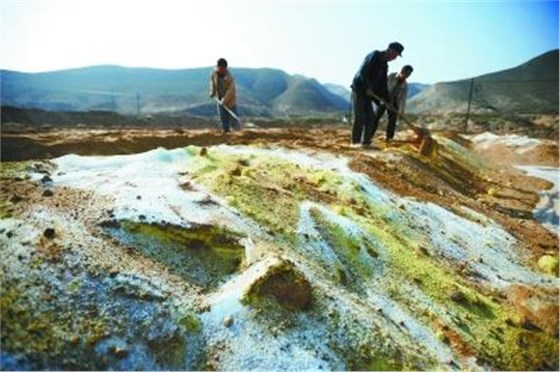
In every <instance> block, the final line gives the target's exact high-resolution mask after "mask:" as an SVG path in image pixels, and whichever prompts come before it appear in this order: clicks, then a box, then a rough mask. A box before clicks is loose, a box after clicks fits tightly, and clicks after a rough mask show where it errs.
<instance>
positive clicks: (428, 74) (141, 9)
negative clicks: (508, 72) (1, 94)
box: [0, 0, 558, 86]
mask: <svg viewBox="0 0 560 372" xmlns="http://www.w3.org/2000/svg"><path fill="white" fill-rule="evenodd" d="M0 3H1V25H2V26H1V31H2V34H1V43H2V44H1V50H0V52H1V67H2V68H3V69H9V70H16V71H24V72H39V71H52V70H59V69H66V68H74V67H83V66H89V65H97V64H117V65H122V66H130V67H139V66H141V67H156V68H169V69H180V68H190V67H203V66H211V65H214V64H215V62H216V60H217V59H218V58H219V57H225V58H226V59H227V60H228V62H229V64H230V66H231V67H232V69H235V67H273V68H279V69H282V70H284V71H286V72H288V73H290V74H302V75H305V76H308V77H314V78H316V79H318V80H319V81H320V82H321V83H336V84H342V85H345V86H348V85H349V84H350V81H351V80H352V77H353V75H354V74H355V72H356V70H357V69H358V67H359V65H360V64H361V62H362V60H363V58H364V56H365V55H366V54H367V53H369V52H370V51H371V50H374V49H385V48H386V46H387V44H388V43H390V42H392V41H399V42H401V43H402V44H403V45H404V47H405V50H404V53H403V57H402V58H398V59H397V60H396V61H394V62H391V63H390V64H389V69H390V71H397V70H399V69H400V67H402V66H403V65H405V64H411V65H413V66H414V68H415V71H414V73H413V75H412V77H411V78H410V80H411V81H413V82H421V83H435V82H438V81H450V80H457V79H462V78H468V77H472V76H476V75H480V74H484V73H489V72H494V71H498V70H502V69H506V68H510V67H515V66H517V65H519V64H521V63H523V62H526V61H527V60H529V59H531V58H533V57H536V56H537V55H539V54H541V53H544V52H546V51H549V50H551V49H555V48H558V1H544V0H533V1H473V0H470V1H360V2H357V1H209V0H206V1H189V0H185V1H166V0H157V1H155V0H153V1H141V0H135V1H124V0H113V1H104V0H95V1H89V0H71V1H62V0H60V1H58V0H50V1H49V0H42V1H30V0H17V1H13V0H0Z"/></svg>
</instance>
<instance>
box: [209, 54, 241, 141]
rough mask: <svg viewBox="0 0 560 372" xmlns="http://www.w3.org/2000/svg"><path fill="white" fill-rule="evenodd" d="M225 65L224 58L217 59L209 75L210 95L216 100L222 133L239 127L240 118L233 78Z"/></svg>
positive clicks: (226, 64)
mask: <svg viewBox="0 0 560 372" xmlns="http://www.w3.org/2000/svg"><path fill="white" fill-rule="evenodd" d="M227 66H228V63H227V61H226V60H225V59H224V58H220V59H218V63H217V65H216V67H215V68H214V71H213V72H212V75H211V77H210V97H211V98H214V99H215V100H216V101H217V102H218V114H219V116H220V122H221V125H222V128H221V129H222V131H223V132H224V133H227V132H229V131H231V128H233V129H235V130H240V129H241V120H240V119H239V114H238V113H237V97H236V94H235V80H234V79H233V75H232V74H231V73H230V72H229V70H228V69H227Z"/></svg>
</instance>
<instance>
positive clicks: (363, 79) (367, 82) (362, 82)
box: [352, 50, 389, 101]
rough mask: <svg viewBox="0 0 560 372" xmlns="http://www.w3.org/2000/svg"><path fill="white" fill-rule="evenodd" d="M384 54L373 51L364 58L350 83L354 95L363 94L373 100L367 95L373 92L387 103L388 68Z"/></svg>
mask: <svg viewBox="0 0 560 372" xmlns="http://www.w3.org/2000/svg"><path fill="white" fill-rule="evenodd" d="M385 53H386V52H380V51H378V50H374V51H373V52H371V53H370V54H368V55H367V56H366V58H365V59H364V62H363V63H362V65H361V66H360V69H359V70H358V72H357V73H356V76H354V80H353V81H352V89H353V90H354V91H355V92H356V93H361V94H365V95H367V96H369V97H371V98H373V96H372V95H371V94H368V93H370V92H373V93H375V94H376V95H377V96H379V97H381V98H383V99H385V100H386V101H389V91H388V89H387V70H388V66H387V60H386V59H385Z"/></svg>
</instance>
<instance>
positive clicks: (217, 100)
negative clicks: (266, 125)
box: [214, 97, 241, 124]
mask: <svg viewBox="0 0 560 372" xmlns="http://www.w3.org/2000/svg"><path fill="white" fill-rule="evenodd" d="M214 99H215V100H216V102H218V104H219V105H220V106H222V107H223V108H224V109H225V110H226V111H227V112H229V114H230V115H231V116H232V117H233V118H234V119H235V120H237V122H238V123H240V124H241V119H239V116H237V115H235V113H234V112H233V111H231V110H230V109H229V107H227V106H226V105H224V104H223V103H222V102H221V101H220V100H219V99H217V98H216V97H214Z"/></svg>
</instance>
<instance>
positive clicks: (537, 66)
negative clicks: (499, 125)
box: [408, 49, 559, 113]
mask: <svg viewBox="0 0 560 372" xmlns="http://www.w3.org/2000/svg"><path fill="white" fill-rule="evenodd" d="M558 60H559V54H558V49H556V50H552V51H549V52H547V53H544V54H542V55H540V56H538V57H536V58H534V59H532V60H530V61H528V62H526V63H523V64H522V65H520V66H517V67H514V68H511V69H508V70H504V71H499V72H495V73H491V74H485V75H481V76H477V77H474V78H473V79H474V86H473V97H472V106H471V110H472V111H473V112H491V113H492V112H505V113H512V112H513V113H551V112H558V69H559V67H558V66H559V65H558ZM471 83H472V79H464V80H459V81H454V82H443V83H437V84H434V85H432V86H430V87H429V88H427V89H425V90H423V91H422V92H421V93H420V94H418V95H416V96H415V97H413V98H412V99H411V100H410V102H409V105H408V108H409V110H410V111H411V112H417V113H448V112H466V111H467V106H468V100H469V94H470V91H471Z"/></svg>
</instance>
